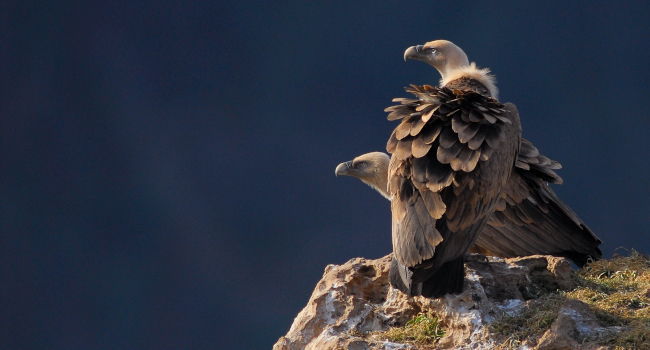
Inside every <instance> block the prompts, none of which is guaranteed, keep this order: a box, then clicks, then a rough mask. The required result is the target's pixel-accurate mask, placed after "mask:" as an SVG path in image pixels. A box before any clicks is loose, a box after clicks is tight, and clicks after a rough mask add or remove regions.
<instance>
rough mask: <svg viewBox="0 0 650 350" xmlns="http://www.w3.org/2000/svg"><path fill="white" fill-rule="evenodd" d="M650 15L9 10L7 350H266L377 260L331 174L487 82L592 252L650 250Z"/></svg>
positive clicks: (380, 202)
mask: <svg viewBox="0 0 650 350" xmlns="http://www.w3.org/2000/svg"><path fill="white" fill-rule="evenodd" d="M649 13H650V2H648V1H638V2H625V1H618V2H595V1H573V2H565V1H558V2H551V3H549V4H542V3H541V2H521V1H513V2H494V1H483V2H471V4H470V2H467V3H460V2H441V1H427V2H404V1H353V2H351V1H322V2H318V3H316V2H307V1H274V2H272V1H269V2H239V1H232V2H215V1H211V2H197V1H180V0H179V1H144V2H140V1H104V2H87V1H79V2H73V1H57V2H55V1H48V2H46V1H43V2H31V3H30V2H23V1H13V2H11V1H9V2H3V3H2V5H0V89H1V90H0V116H1V119H0V121H1V125H0V132H1V135H0V137H1V142H2V146H1V149H0V152H2V153H1V154H0V157H1V158H0V160H1V161H0V179H1V182H0V186H1V188H0V196H1V197H0V229H1V234H2V235H1V238H0V259H1V260H0V274H1V275H0V303H1V305H0V348H2V349H65V350H74V349H83V350H88V349H156V350H162V349H226V348H228V349H258V348H259V349H263V348H270V346H271V344H273V343H274V342H275V340H276V339H277V338H278V337H279V336H280V335H282V334H284V333H285V332H286V331H287V329H288V327H289V326H290V324H291V321H292V319H293V317H294V316H295V314H296V313H297V312H298V311H299V310H300V308H301V307H302V306H303V305H304V304H305V302H306V301H307V299H308V297H309V295H310V293H311V291H312V289H313V287H314V284H315V282H316V281H317V280H318V279H319V278H320V276H321V273H322V271H323V268H324V267H325V266H326V265H327V264H331V263H342V262H344V261H346V260H347V259H349V258H353V257H357V256H364V257H379V256H383V255H384V254H386V253H387V252H388V251H389V250H390V241H389V232H390V222H389V209H388V202H387V201H386V200H384V199H383V198H381V197H379V196H378V195H377V194H376V193H374V192H373V191H371V190H370V189H369V188H368V187H366V186H362V185H361V184H360V183H358V182H357V181H356V180H353V179H350V178H335V177H334V167H335V166H336V164H337V163H339V162H340V161H344V160H348V159H350V158H351V157H352V156H355V155H357V154H360V153H364V152H368V151H373V150H383V149H384V145H385V140H386V139H387V136H388V134H389V131H390V130H391V128H392V127H394V124H391V123H389V122H387V121H386V120H385V114H384V113H383V112H382V110H383V108H384V107H386V106H387V105H389V104H390V99H391V98H392V97H395V96H398V95H403V92H402V87H403V86H405V85H407V84H408V83H435V82H436V81H437V80H438V76H437V74H436V73H435V72H434V71H433V70H432V69H431V68H429V67H427V66H425V65H423V64H420V63H415V62H409V63H408V64H405V63H404V62H403V61H402V52H403V51H404V49H405V48H406V47H408V46H410V45H414V44H420V43H424V42H426V41H429V40H432V39H438V38H446V39H450V40H453V41H455V42H456V43H457V44H459V45H460V46H461V47H463V48H464V49H465V50H466V52H467V53H468V55H469V57H470V60H473V61H476V62H478V63H479V65H480V66H487V67H490V68H492V70H493V72H494V73H495V74H496V75H497V77H498V80H499V87H500V89H501V97H502V99H503V100H506V101H513V102H515V103H516V104H517V105H518V107H519V110H520V113H521V116H522V121H523V123H524V130H525V136H526V137H528V138H529V139H531V140H533V141H534V142H535V143H536V144H537V146H539V148H540V149H541V150H542V151H543V152H544V153H545V154H547V155H548V156H550V157H552V158H554V159H557V160H559V161H561V162H562V163H563V165H564V167H565V169H564V170H562V171H561V175H562V176H563V177H564V179H565V184H564V185H562V186H557V187H556V190H557V192H558V193H559V194H560V196H561V197H562V198H563V199H564V200H565V201H566V202H567V203H569V204H570V205H571V206H572V207H573V208H574V209H575V210H576V211H577V212H578V213H579V214H580V215H581V216H582V218H583V219H584V220H585V221H586V222H587V223H588V224H589V225H590V226H591V228H592V229H593V230H594V231H595V232H597V233H598V234H599V235H600V237H601V238H602V239H603V241H604V245H603V247H604V251H605V253H606V254H607V255H610V254H611V253H612V251H613V250H614V249H615V248H617V247H619V246H625V247H634V248H636V249H639V250H641V251H645V252H648V251H650V242H649V238H648V237H649V233H650V232H649V230H648V224H649V223H650V222H649V220H648V218H649V213H650V200H649V198H650V183H649V180H648V179H649V176H648V171H649V170H650V164H649V162H648V150H650V147H649V146H650V143H649V142H648V137H647V133H648V130H649V128H650V121H649V120H650V112H649V109H648V98H649V97H650V95H649V94H648V92H649V91H648V84H649V82H650V69H648V63H649V62H650V46H649V45H648V42H649V39H650V25H649V24H648V23H650V18H649Z"/></svg>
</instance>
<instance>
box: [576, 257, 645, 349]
mask: <svg viewBox="0 0 650 350" xmlns="http://www.w3.org/2000/svg"><path fill="white" fill-rule="evenodd" d="M578 276H579V277H580V279H581V283H580V284H581V285H580V287H578V288H576V289H575V290H573V291H571V292H568V293H566V296H567V297H568V298H574V299H578V300H581V301H583V302H585V303H587V304H588V305H590V306H591V307H592V308H593V309H594V311H596V315H597V316H598V318H599V319H600V320H601V321H602V322H603V324H605V325H611V326H623V327H625V330H624V331H623V332H621V333H619V334H616V335H615V336H612V337H609V338H608V339H603V340H602V341H601V344H603V345H610V346H614V348H615V349H650V258H648V257H647V256H644V255H642V254H639V253H638V252H636V251H632V252H631V254H630V256H628V257H615V258H613V259H610V260H600V261H596V262H593V263H591V264H589V265H588V266H586V267H585V268H583V269H582V270H581V271H579V272H578Z"/></svg>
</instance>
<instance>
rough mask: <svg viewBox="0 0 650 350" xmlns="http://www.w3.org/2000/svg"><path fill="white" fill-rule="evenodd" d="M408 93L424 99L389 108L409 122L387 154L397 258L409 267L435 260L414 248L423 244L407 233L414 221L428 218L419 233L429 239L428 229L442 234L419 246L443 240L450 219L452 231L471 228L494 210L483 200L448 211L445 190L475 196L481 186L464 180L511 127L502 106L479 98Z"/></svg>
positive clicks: (426, 89) (432, 91)
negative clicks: (440, 223) (442, 228)
mask: <svg viewBox="0 0 650 350" xmlns="http://www.w3.org/2000/svg"><path fill="white" fill-rule="evenodd" d="M406 91H407V92H409V93H412V94H413V95H415V96H416V97H417V99H409V98H398V99H394V100H393V101H394V102H397V103H398V104H397V105H394V106H391V107H388V108H386V112H388V113H389V114H388V119H389V120H401V122H400V124H399V125H398V126H397V127H396V128H395V129H394V131H393V133H392V134H391V136H390V138H389V140H388V143H387V145H386V149H387V150H388V152H389V153H392V154H393V157H392V158H391V163H390V166H389V185H388V187H389V188H388V190H389V193H390V194H391V196H393V198H394V200H393V204H392V208H393V215H394V218H393V219H394V220H393V221H394V229H393V243H394V247H395V255H396V257H397V258H398V260H400V262H401V263H404V264H406V265H407V266H413V265H415V264H418V263H420V262H421V261H423V260H425V259H428V258H431V256H433V254H434V251H435V250H434V249H432V250H425V249H422V247H419V246H418V244H419V243H417V244H410V243H409V242H408V241H407V240H413V239H416V238H415V237H413V236H412V232H407V231H409V229H407V227H409V225H410V224H413V223H415V222H416V219H415V218H412V217H410V216H411V215H415V213H417V215H422V214H426V216H427V217H426V218H418V219H417V225H416V226H417V228H418V230H419V231H422V232H424V231H426V230H424V229H423V228H421V226H430V227H431V228H433V229H434V231H435V232H425V233H423V234H425V236H426V237H424V239H423V240H418V242H420V241H422V242H424V241H427V242H430V243H432V242H437V243H439V242H440V241H441V240H442V237H441V236H440V233H439V232H438V231H437V230H435V224H436V223H435V220H438V219H441V218H442V217H443V215H445V214H446V218H447V219H446V220H447V226H449V227H451V228H453V229H460V228H462V227H463V226H467V225H471V224H472V223H473V219H475V218H476V216H477V215H478V214H480V213H478V212H480V211H481V210H482V209H483V208H484V207H485V206H486V205H487V204H486V203H480V202H481V199H480V198H479V197H478V196H468V197H471V198H472V201H473V202H472V201H470V202H469V203H459V202H458V201H457V202H453V203H452V207H448V205H447V204H446V203H445V201H443V198H442V194H443V191H445V189H447V188H450V190H452V189H451V188H453V192H454V193H455V194H456V195H459V194H460V192H462V191H471V190H473V189H474V181H475V180H474V179H472V178H470V177H465V176H464V174H465V173H470V172H472V171H474V170H475V169H476V168H477V165H478V164H479V162H481V161H487V160H489V159H490V157H491V155H492V153H493V149H494V148H495V147H498V146H499V144H500V142H501V141H503V139H504V135H503V134H504V133H503V132H501V128H502V125H504V124H506V123H510V120H509V119H508V118H506V117H503V116H502V114H503V112H504V111H505V110H504V106H503V105H502V104H501V103H499V102H498V101H496V100H494V99H491V98H489V97H485V96H483V95H480V94H478V93H476V92H472V91H463V90H451V89H448V88H444V87H443V88H438V87H432V86H429V85H424V86H417V85H411V86H410V87H409V88H407V89H406ZM452 185H454V186H453V187H452ZM409 207H410V208H411V209H410V210H409V209H408V208H409ZM471 211H473V212H475V213H470V212H471ZM411 212H412V213H414V214H409V213H411ZM417 215H416V216H417ZM464 218H466V219H468V220H464ZM424 221H426V222H424ZM463 223H466V225H464V224H463ZM396 231H397V234H396ZM429 231H431V230H429ZM407 237H408V238H407ZM437 243H436V244H437Z"/></svg>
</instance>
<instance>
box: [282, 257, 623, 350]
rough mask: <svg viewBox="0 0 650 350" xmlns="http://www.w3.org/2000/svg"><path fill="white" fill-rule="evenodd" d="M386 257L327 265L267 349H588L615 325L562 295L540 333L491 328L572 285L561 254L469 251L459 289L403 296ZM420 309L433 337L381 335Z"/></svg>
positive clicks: (573, 282)
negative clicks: (520, 336)
mask: <svg viewBox="0 0 650 350" xmlns="http://www.w3.org/2000/svg"><path fill="white" fill-rule="evenodd" d="M390 259H391V256H390V255H389V256H386V257H383V258H381V259H376V260H368V259H363V258H356V259H352V260H350V261H348V262H347V263H345V264H343V265H328V266H327V267H326V268H325V272H324V274H323V278H322V279H321V280H320V281H319V282H318V284H317V285H316V288H315V289H314V292H313V294H312V295H311V298H310V299H309V301H308V303H307V305H306V306H305V308H304V309H303V310H302V311H301V312H300V313H299V314H298V315H297V316H296V318H295V320H294V322H293V324H292V325H291V328H290V329H289V332H288V333H287V334H286V335H285V336H283V337H281V338H280V339H279V340H278V341H277V343H276V344H275V345H274V347H273V349H274V350H294V349H318V350H325V349H349V350H362V349H386V350H388V349H391V350H396V349H434V348H435V349H475V350H476V349H494V348H496V347H504V348H507V347H510V348H522V349H523V348H526V349H546V350H550V349H594V348H597V347H596V346H595V345H590V344H591V343H589V341H590V340H591V339H595V338H596V337H598V334H602V333H603V332H613V331H616V329H610V328H612V327H610V328H606V327H604V326H602V325H601V324H600V323H599V322H598V319H597V318H596V317H595V316H594V314H593V312H592V311H591V310H590V309H589V308H588V307H587V306H586V305H585V304H583V303H581V302H579V301H577V300H563V301H561V304H560V305H559V309H558V310H557V311H556V312H557V315H556V316H555V317H556V318H555V319H554V320H551V322H552V324H551V325H550V327H547V328H548V330H546V331H545V333H543V334H541V335H538V336H537V337H535V338H531V339H527V340H524V341H518V342H516V343H513V342H511V343H510V345H508V346H504V344H507V339H505V338H507V335H504V334H498V333H495V331H494V329H493V327H491V325H492V324H493V323H494V322H496V321H498V320H501V319H503V318H504V317H509V316H510V317H512V316H513V315H517V314H518V313H521V312H522V310H524V309H526V308H527V307H528V305H529V303H530V302H532V301H534V300H536V299H538V298H540V297H542V296H545V295H548V294H549V293H552V292H556V291H557V290H570V289H572V288H574V287H575V285H576V279H575V277H574V274H573V271H572V268H571V265H570V263H569V261H568V260H566V259H564V258H557V257H551V256H529V257H523V258H513V259H500V258H491V257H490V258H486V257H484V256H480V255H473V256H471V257H470V258H469V259H468V260H469V261H467V263H466V279H465V290H464V292H463V293H461V294H459V295H453V296H452V295H447V296H445V297H444V298H440V299H427V298H423V297H408V296H407V295H405V294H403V293H401V292H399V291H398V290H396V289H394V288H392V287H390V285H389V282H388V269H389V266H390ZM420 313H427V314H434V315H436V317H437V318H438V319H439V320H440V324H441V325H442V327H443V328H444V330H445V334H444V336H443V337H442V338H441V339H439V340H438V341H437V342H436V343H435V344H412V343H408V342H397V341H389V340H386V339H385V337H383V336H382V332H384V331H386V330H388V329H389V328H391V327H401V326H404V325H405V324H406V323H407V321H408V320H410V319H412V318H413V317H414V316H416V315H418V314H420Z"/></svg>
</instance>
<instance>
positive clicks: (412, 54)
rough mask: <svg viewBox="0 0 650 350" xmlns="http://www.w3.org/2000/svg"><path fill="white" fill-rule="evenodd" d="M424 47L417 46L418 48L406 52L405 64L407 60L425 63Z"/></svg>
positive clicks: (413, 47)
mask: <svg viewBox="0 0 650 350" xmlns="http://www.w3.org/2000/svg"><path fill="white" fill-rule="evenodd" d="M423 51H424V46H422V45H416V46H411V47H409V48H408V49H406V51H404V62H406V60H417V61H423V60H424V54H423Z"/></svg>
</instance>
